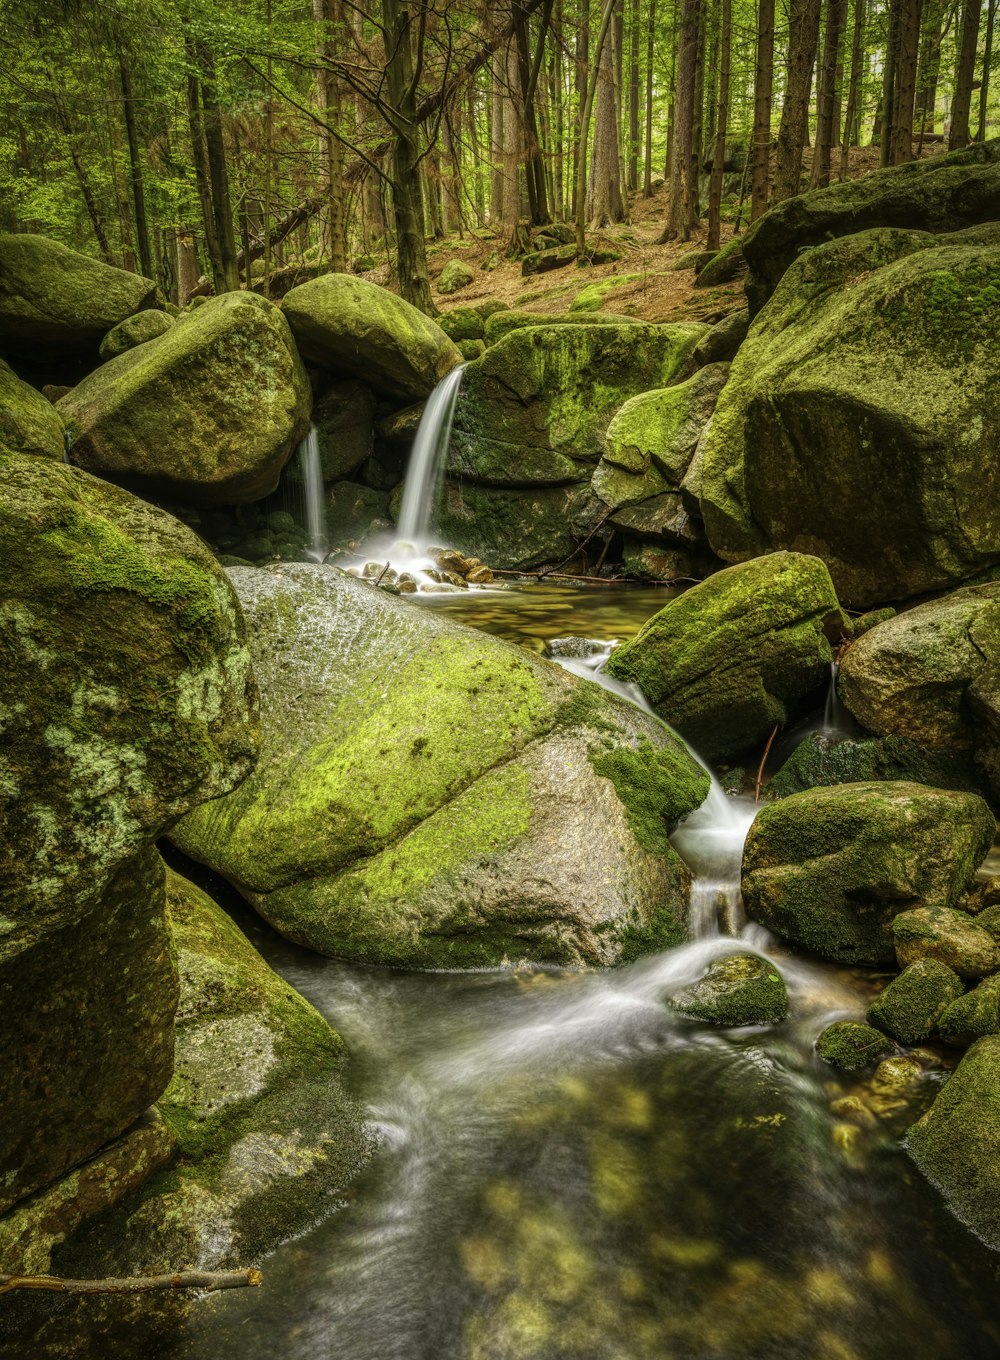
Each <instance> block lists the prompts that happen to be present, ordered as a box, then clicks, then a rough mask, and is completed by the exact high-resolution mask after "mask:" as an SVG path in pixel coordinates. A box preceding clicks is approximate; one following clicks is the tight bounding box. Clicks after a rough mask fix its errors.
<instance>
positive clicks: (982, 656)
mask: <svg viewBox="0 0 1000 1360" xmlns="http://www.w3.org/2000/svg"><path fill="white" fill-rule="evenodd" d="M837 688H838V692H839V694H840V697H841V699H842V701H843V703H844V704H845V706H846V707H847V708H848V709H849V710H850V712H851V713H852V714H853V715H854V717H855V718H857V720H858V722H859V723H861V725H862V726H863V727H865V728H867V729H868V731H869V732H874V733H876V734H877V735H879V736H881V737H886V738H890V737H895V738H899V739H902V740H905V741H909V742H911V743H913V744H914V745H915V746H918V747H920V748H922V749H924V750H925V751H927V752H928V753H930V752H934V753H940V756H941V757H942V758H944V757H948V758H951V759H952V760H956V759H958V760H960V761H961V762H962V763H964V765H965V766H966V768H967V770H968V774H969V775H970V776H972V777H975V775H977V774H978V776H979V777H980V778H981V779H983V780H984V781H985V782H987V783H988V784H989V785H990V786H991V788H992V790H993V793H994V794H995V795H996V796H998V797H1000V582H996V581H994V582H990V583H988V584H986V585H981V586H966V587H965V588H964V589H962V590H956V591H954V592H952V594H950V595H946V596H944V597H943V598H941V599H937V600H930V601H928V602H927V603H926V604H922V605H918V606H917V607H916V608H915V609H908V610H906V611H905V612H904V613H902V614H897V615H896V616H895V617H894V618H891V619H888V620H886V621H885V622H883V623H880V624H878V625H877V626H876V627H874V628H871V629H869V630H868V631H867V632H866V633H865V634H864V636H863V637H861V638H859V639H858V641H857V642H855V643H853V644H852V645H851V646H850V647H849V648H848V650H847V651H846V653H845V654H844V657H843V660H842V662H841V667H840V673H839V676H838V684H837Z"/></svg>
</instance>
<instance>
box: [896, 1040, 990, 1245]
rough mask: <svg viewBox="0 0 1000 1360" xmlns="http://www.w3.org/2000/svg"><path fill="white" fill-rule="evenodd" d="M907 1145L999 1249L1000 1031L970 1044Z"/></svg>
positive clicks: (954, 1206) (955, 1206)
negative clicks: (998, 1033)
mask: <svg viewBox="0 0 1000 1360" xmlns="http://www.w3.org/2000/svg"><path fill="white" fill-rule="evenodd" d="M906 1147H907V1151H908V1152H909V1154H910V1156H911V1157H912V1158H913V1160H914V1161H915V1162H916V1164H917V1166H918V1167H919V1168H920V1170H921V1171H922V1172H923V1173H924V1175H925V1176H926V1177H927V1179H928V1180H929V1181H930V1182H931V1184H932V1185H935V1186H936V1187H937V1188H938V1190H940V1191H941V1193H942V1195H944V1198H945V1200H946V1201H947V1203H948V1205H949V1207H950V1208H951V1210H952V1212H953V1213H954V1214H956V1215H957V1217H958V1218H960V1219H961V1221H962V1222H963V1223H965V1224H967V1225H968V1227H970V1228H971V1229H972V1231H973V1232H974V1233H975V1234H976V1236H977V1237H980V1238H982V1240H983V1241H984V1242H985V1243H986V1244H987V1246H989V1247H992V1248H993V1249H994V1250H995V1251H996V1250H1000V1035H996V1034H992V1035H988V1036H987V1037H985V1038H982V1039H979V1040H978V1041H977V1042H976V1043H974V1044H973V1045H972V1047H971V1048H970V1049H969V1051H968V1052H967V1053H966V1055H965V1057H964V1058H963V1059H962V1061H961V1062H960V1063H959V1065H958V1067H957V1069H956V1070H955V1072H954V1074H953V1075H952V1076H951V1077H950V1078H949V1080H948V1081H947V1082H946V1084H945V1086H944V1089H943V1090H942V1091H941V1092H940V1094H939V1095H938V1097H937V1099H936V1100H935V1101H934V1104H933V1105H932V1106H931V1108H930V1110H928V1112H927V1113H926V1114H925V1115H924V1116H923V1118H922V1119H920V1120H919V1121H918V1122H917V1123H916V1124H914V1126H913V1127H912V1128H911V1129H910V1131H909V1133H908V1134H907V1136H906Z"/></svg>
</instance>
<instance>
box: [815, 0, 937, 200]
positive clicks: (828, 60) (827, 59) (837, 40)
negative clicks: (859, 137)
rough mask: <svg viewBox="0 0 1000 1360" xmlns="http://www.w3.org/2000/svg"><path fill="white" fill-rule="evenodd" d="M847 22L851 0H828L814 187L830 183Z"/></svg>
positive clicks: (819, 89) (822, 186) (817, 125)
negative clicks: (838, 86)
mask: <svg viewBox="0 0 1000 1360" xmlns="http://www.w3.org/2000/svg"><path fill="white" fill-rule="evenodd" d="M846 23H847V0H827V5H826V31H825V33H824V35H823V59H822V63H821V67H820V79H819V86H818V91H817V93H818V98H817V117H816V141H815V145H814V149H813V163H812V174H811V176H810V181H809V182H810V184H811V185H812V187H813V188H825V187H826V186H827V185H828V184H829V183H830V154H831V150H832V147H833V143H834V139H835V137H836V133H835V130H834V107H835V103H836V98H837V69H838V66H839V65H840V53H841V43H842V40H843V36H844V27H845V25H846ZM911 102H912V101H911Z"/></svg>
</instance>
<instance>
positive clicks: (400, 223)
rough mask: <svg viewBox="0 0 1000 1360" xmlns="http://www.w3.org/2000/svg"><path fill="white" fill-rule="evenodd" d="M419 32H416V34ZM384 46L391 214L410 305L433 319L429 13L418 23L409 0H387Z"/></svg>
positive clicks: (401, 278) (403, 290)
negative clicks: (420, 103)
mask: <svg viewBox="0 0 1000 1360" xmlns="http://www.w3.org/2000/svg"><path fill="white" fill-rule="evenodd" d="M414 29H415V31H414ZM382 32H383V40H384V42H385V78H386V85H387V88H388V95H389V99H388V105H387V107H386V114H387V117H388V118H389V121H390V125H391V127H392V131H393V138H392V213H393V219H394V221H395V224H396V270H397V273H398V276H399V291H400V293H401V294H402V295H403V297H404V298H405V299H406V301H407V302H412V304H413V305H414V307H419V308H420V310H421V311H422V312H427V313H428V315H433V314H434V312H435V310H436V309H435V307H434V302H433V300H432V298H431V284H430V277H429V275H428V273H427V246H426V242H425V240H424V202H423V186H422V184H421V179H420V123H419V121H418V118H417V88H418V84H419V77H420V70H421V67H422V65H423V60H424V50H425V49H424V40H425V37H426V11H425V10H421V12H420V17H419V18H418V20H417V22H416V24H415V25H414V23H413V16H412V14H411V12H410V6H409V3H408V0H382Z"/></svg>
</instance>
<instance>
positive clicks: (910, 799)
mask: <svg viewBox="0 0 1000 1360" xmlns="http://www.w3.org/2000/svg"><path fill="white" fill-rule="evenodd" d="M995 834H996V822H995V820H994V818H993V816H992V814H991V813H990V810H989V808H988V807H987V806H986V804H985V803H984V802H983V800H982V799H981V798H978V797H976V795H975V794H971V793H952V792H946V791H943V790H940V789H928V788H925V787H924V786H923V785H921V784H907V783H902V782H901V783H885V784H881V783H870V784H841V785H838V786H835V787H833V788H815V789H808V790H806V791H805V792H804V793H796V794H792V796H791V797H789V798H784V799H782V800H781V802H778V803H772V804H771V805H770V806H768V807H765V808H763V809H762V810H761V811H760V812H759V813H758V814H757V817H756V819H755V821H754V823H753V826H752V827H751V828H750V833H749V835H748V836H747V842H746V847H745V849H744V854H743V875H742V884H743V899H744V902H745V904H746V909H747V913H748V915H749V916H750V917H751V919H752V920H754V921H760V922H761V923H762V924H763V925H766V926H767V927H768V928H769V929H771V930H773V931H774V932H775V933H776V934H778V935H780V936H781V937H782V938H783V939H786V940H790V941H791V942H792V943H793V944H798V945H802V946H804V947H805V948H806V949H810V950H812V952H813V953H815V954H819V955H820V956H821V957H822V958H825V959H832V960H835V961H836V962H838V963H858V964H869V965H872V966H875V965H878V964H884V963H892V962H894V961H895V957H896V954H895V948H894V943H893V934H892V925H893V920H894V918H895V917H897V916H898V915H899V914H900V913H902V912H905V911H906V909H907V908H910V907H913V908H916V907H919V906H922V905H923V904H927V903H930V904H934V905H940V906H941V907H951V906H953V905H954V903H955V902H957V901H958V899H959V898H960V896H961V895H962V893H963V891H964V890H965V888H966V887H967V886H968V884H969V882H970V880H971V879H972V876H973V874H974V873H975V871H976V869H977V868H978V867H979V865H980V864H981V863H982V861H983V859H984V858H985V857H986V854H987V853H988V851H989V849H990V847H991V845H992V844H993V838H994V836H995ZM955 914H956V915H958V914H959V913H955ZM967 919H968V918H967ZM983 933H984V934H985V932H983ZM907 961H909V960H907Z"/></svg>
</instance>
